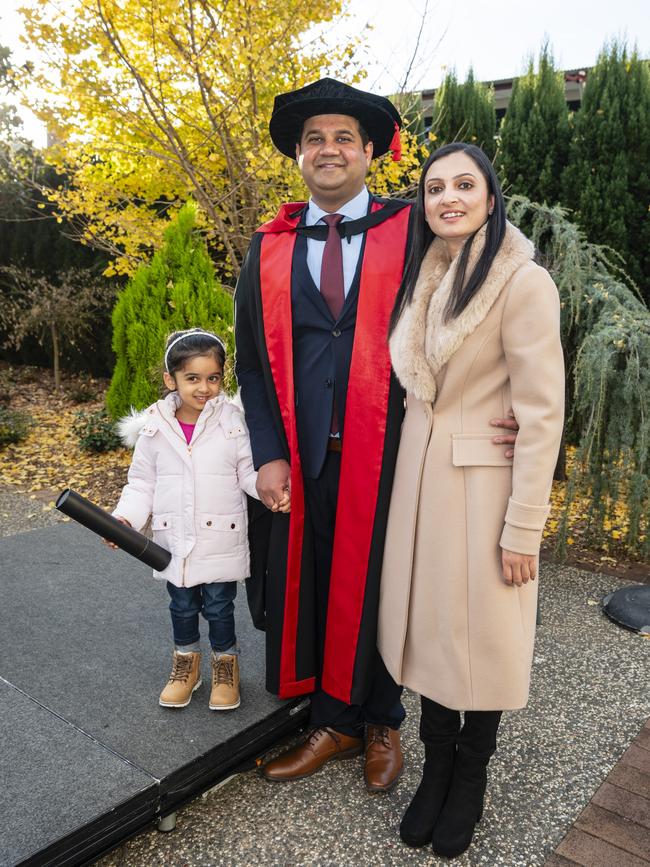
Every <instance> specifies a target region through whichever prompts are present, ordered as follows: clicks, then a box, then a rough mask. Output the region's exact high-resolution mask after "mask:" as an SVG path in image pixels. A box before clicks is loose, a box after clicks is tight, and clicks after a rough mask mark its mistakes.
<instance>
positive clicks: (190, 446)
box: [156, 406, 216, 587]
mask: <svg viewBox="0 0 650 867" xmlns="http://www.w3.org/2000/svg"><path fill="white" fill-rule="evenodd" d="M156 409H157V410H158V415H159V416H160V417H161V419H162V420H163V421H164V422H166V424H168V425H169V428H170V430H171V431H172V433H173V434H175V435H176V436H177V437H179V439H181V440H182V441H183V442H184V443H185V446H186V448H187V451H188V453H189V454H190V456H191V455H192V446H193V445H194V443H195V442H196V440H194V441H193V442H192V443H188V442H187V441H186V440H185V437H184V436H183V434H182V433H179V432H178V431H177V430H175V429H174V425H173V424H172V423H171V422H170V421H169V419H167V418H165V416H164V415H163V414H162V413H161V412H160V408H159V407H156ZM215 409H216V407H214V406H213V407H212V412H211V413H210V415H209V416H208V417H207V418H206V420H205V424H204V425H203V430H202V431H201V433H200V434H199V436H198V437H197V438H196V439H198V438H199V437H200V436H201V435H202V434H203V432H204V431H205V427H206V424H207V423H208V421H209V420H210V419H211V418H212V416H213V415H214V412H215ZM192 482H194V473H192ZM195 488H196V486H195ZM194 502H195V503H196V489H195V491H194ZM194 530H195V532H196V526H195V528H194ZM183 535H185V534H183ZM186 565H187V557H183V568H182V570H181V587H185V567H186Z"/></svg>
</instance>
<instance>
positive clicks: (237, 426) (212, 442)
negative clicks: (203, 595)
mask: <svg viewBox="0 0 650 867" xmlns="http://www.w3.org/2000/svg"><path fill="white" fill-rule="evenodd" d="M178 405H179V400H178V396H177V395H176V393H175V392H172V393H171V394H169V395H167V397H166V398H165V399H164V400H159V401H158V402H157V403H155V404H153V405H152V406H150V407H149V408H148V409H146V410H144V411H143V412H140V413H134V414H133V415H131V416H126V417H125V418H123V419H122V420H121V421H120V422H119V425H118V429H119V431H120V435H121V437H122V440H123V441H124V443H125V444H126V445H129V446H133V445H135V451H134V453H133V460H132V462H131V467H130V469H129V475H128V483H127V484H126V485H125V487H124V489H123V491H122V496H121V497H120V501H119V503H118V504H117V506H116V508H115V511H114V512H113V514H114V515H115V516H119V517H121V518H126V520H127V521H128V522H129V523H130V524H131V526H132V527H134V528H135V529H136V530H141V529H142V527H143V526H144V525H145V524H146V523H147V520H148V518H149V516H150V515H151V516H152V519H151V527H152V530H153V537H154V540H155V541H156V542H157V543H158V544H159V545H162V546H163V547H164V548H167V549H168V550H169V551H171V553H172V559H171V562H170V564H169V566H168V567H167V568H166V569H165V570H164V571H163V572H156V571H154V577H156V578H162V579H165V580H166V581H170V582H171V583H172V584H176V585H177V586H178V587H193V586H194V585H196V584H211V583H213V582H215V581H242V580H243V579H244V578H247V577H248V574H249V566H250V555H249V550H248V535H247V523H248V514H247V508H246V497H245V493H246V494H250V495H251V496H252V497H256V498H257V493H256V491H255V480H256V478H257V473H256V472H255V470H254V469H253V458H252V455H251V447H250V441H249V438H248V430H247V428H246V424H245V422H244V415H243V413H242V412H241V410H239V409H238V408H237V407H236V406H235V405H234V404H232V403H230V401H228V400H227V399H226V397H225V396H224V395H218V396H217V397H215V398H212V400H209V401H208V402H207V403H206V405H205V406H204V408H203V411H202V412H201V415H200V416H199V418H198V420H197V423H196V427H195V428H194V434H193V436H192V441H191V442H190V444H189V445H188V443H187V441H186V439H185V435H184V434H183V431H182V430H181V427H180V425H179V423H178V421H177V419H176V409H177V407H178Z"/></svg>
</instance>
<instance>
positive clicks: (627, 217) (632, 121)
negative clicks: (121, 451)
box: [563, 42, 650, 304]
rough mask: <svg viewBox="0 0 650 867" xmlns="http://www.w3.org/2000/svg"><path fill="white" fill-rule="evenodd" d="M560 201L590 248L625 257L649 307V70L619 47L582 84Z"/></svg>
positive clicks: (605, 52) (604, 53) (603, 56)
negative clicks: (609, 249)
mask: <svg viewBox="0 0 650 867" xmlns="http://www.w3.org/2000/svg"><path fill="white" fill-rule="evenodd" d="M563 201H564V204H565V205H566V206H567V207H568V208H570V209H571V210H573V211H574V213H575V217H576V219H577V221H578V223H579V224H580V226H581V227H582V229H583V230H584V232H585V233H586V235H587V237H588V238H589V240H590V241H592V242H594V243H599V244H607V245H608V246H610V247H612V248H613V249H614V250H616V251H617V252H618V253H619V254H620V255H621V256H622V257H623V261H624V264H625V268H626V270H627V272H628V273H629V274H630V276H631V277H632V278H633V279H634V280H635V281H636V282H637V283H638V284H639V285H640V288H641V291H642V294H643V295H644V297H645V301H646V303H647V304H650V285H649V284H650V220H649V219H648V203H649V202H650V64H649V63H648V61H643V60H640V59H639V57H638V55H637V53H636V51H634V52H632V54H628V52H627V49H626V47H625V45H621V44H619V43H617V42H613V43H612V44H611V45H609V46H605V48H604V49H603V51H602V52H601V54H600V56H599V57H598V61H597V63H596V66H595V67H594V68H593V69H591V70H590V72H589V74H588V76H587V83H586V85H585V91H584V97H583V101H582V106H581V108H580V111H579V112H578V113H577V115H576V118H575V135H574V140H573V144H572V148H571V154H570V160H569V166H568V167H567V169H566V171H565V173H564V177H563Z"/></svg>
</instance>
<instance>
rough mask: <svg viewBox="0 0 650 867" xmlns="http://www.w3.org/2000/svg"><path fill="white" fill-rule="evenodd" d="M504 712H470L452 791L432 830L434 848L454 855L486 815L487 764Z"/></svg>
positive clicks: (450, 855)
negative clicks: (484, 808) (484, 813)
mask: <svg viewBox="0 0 650 867" xmlns="http://www.w3.org/2000/svg"><path fill="white" fill-rule="evenodd" d="M500 720H501V711H467V712H466V714H465V723H464V725H463V728H462V730H461V732H460V735H459V736H458V752H457V753H456V761H455V762H454V772H453V775H452V778H451V785H450V787H449V794H448V795H447V800H446V801H445V805H444V807H443V808H442V810H441V812H440V815H439V817H438V821H437V822H436V825H435V828H434V829H433V841H432V845H433V851H434V852H436V854H438V855H444V856H445V857H447V858H455V857H456V855H460V854H462V853H463V852H464V851H465V850H466V849H467V848H469V845H470V843H471V842H472V837H473V835H474V828H475V826H476V823H477V822H478V821H480V819H481V816H482V815H483V798H484V796H485V789H486V786H487V766H488V762H489V761H490V757H491V756H492V755H493V754H494V752H495V750H496V748H497V729H498V728H499V721H500Z"/></svg>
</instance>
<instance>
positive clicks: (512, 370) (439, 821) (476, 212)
mask: <svg viewBox="0 0 650 867" xmlns="http://www.w3.org/2000/svg"><path fill="white" fill-rule="evenodd" d="M418 218H419V219H418ZM415 219H416V221H417V225H416V228H415V236H414V242H413V247H412V250H411V254H410V259H409V263H408V265H407V269H406V272H405V277H404V282H403V285H402V289H401V291H400V297H399V299H398V302H397V305H396V308H395V312H394V314H393V323H392V330H391V337H390V351H391V357H392V361H393V366H394V369H395V372H396V374H397V376H398V378H399V380H400V382H401V383H402V385H403V386H404V388H405V389H406V392H407V410H406V418H405V420H404V425H403V428H402V437H401V444H400V451H399V455H398V460H397V468H396V474H395V482H394V487H393V493H392V500H391V508H390V515H389V520H388V529H387V536H386V546H385V556H384V568H383V574H382V580H381V604H380V613H379V639H378V640H379V650H380V653H381V655H382V657H383V659H384V662H385V663H386V667H387V668H388V671H389V672H390V674H391V675H392V676H393V678H394V679H395V680H396V681H397V682H398V683H402V684H404V685H405V686H408V687H410V688H411V689H413V690H415V691H417V692H419V693H420V695H421V696H422V716H421V723H420V736H421V738H422V740H423V742H424V744H425V757H426V758H425V765H424V770H423V778H422V782H421V784H420V786H419V788H418V790H417V792H416V794H415V796H414V798H413V801H412V802H411V805H410V806H409V808H408V810H407V812H406V814H405V816H404V818H403V820H402V824H401V827H400V833H401V836H402V838H403V839H404V840H405V842H407V843H409V844H411V845H415V846H421V845H424V844H425V843H426V842H428V841H430V840H432V841H433V848H434V851H435V852H437V853H438V854H440V855H445V856H448V857H453V856H455V855H458V854H460V853H461V852H463V851H465V849H466V848H467V847H468V846H469V844H470V842H471V839H472V834H473V831H474V826H475V823H476V822H477V821H478V820H479V819H480V817H481V814H482V809H483V796H484V793H485V787H486V781H487V773H486V768H487V764H488V761H489V759H490V756H491V755H492V754H493V752H494V750H495V749H496V732H497V728H498V725H499V720H500V717H501V711H503V710H506V709H515V708H521V707H524V706H525V704H526V702H527V699H528V687H529V679H530V668H531V661H532V653H533V642H534V633H535V615H536V608H537V583H536V581H535V578H536V575H537V561H538V553H539V545H540V541H541V536H542V529H543V527H544V522H545V520H546V517H547V515H548V511H549V505H548V501H549V495H550V489H551V482H552V477H553V469H554V467H555V463H556V460H557V454H558V448H559V444H560V439H561V434H562V424H563V410H564V364H563V357H562V348H561V345H560V304H559V299H558V293H557V289H556V287H555V285H554V283H553V281H552V280H551V278H550V276H549V275H548V273H547V272H546V271H545V270H544V269H543V268H541V267H539V266H538V265H536V264H535V262H534V261H533V256H534V248H533V245H532V243H531V242H530V241H529V240H528V239H527V238H525V237H524V235H522V233H521V232H520V231H519V230H518V229H516V228H515V227H514V226H513V225H511V224H510V223H508V222H507V221H506V218H505V208H504V202H503V195H502V193H501V190H500V188H499V183H498V180H497V178H496V175H495V173H494V170H493V168H492V165H491V163H490V161H489V160H488V159H487V157H486V156H485V154H484V153H483V152H482V151H481V150H480V149H479V148H477V147H475V146H474V145H467V144H462V143H455V144H452V145H447V146H445V147H443V148H440V149H439V150H438V151H436V152H435V153H434V154H432V155H431V157H430V158H429V160H428V161H427V162H426V164H425V166H424V169H423V174H422V179H421V181H420V186H419V190H418V200H417V205H416V213H415ZM509 407H512V408H513V409H514V412H515V415H516V418H517V421H518V422H519V428H520V429H519V435H518V438H517V444H516V448H515V454H514V459H510V458H506V457H504V456H503V453H502V451H500V450H499V448H498V447H497V446H495V445H493V444H492V433H491V432H490V430H489V428H488V427H486V419H489V418H490V417H495V416H503V415H505V413H506V411H507V410H508V408H509ZM460 711H465V716H464V724H463V726H462V728H461V718H460Z"/></svg>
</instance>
